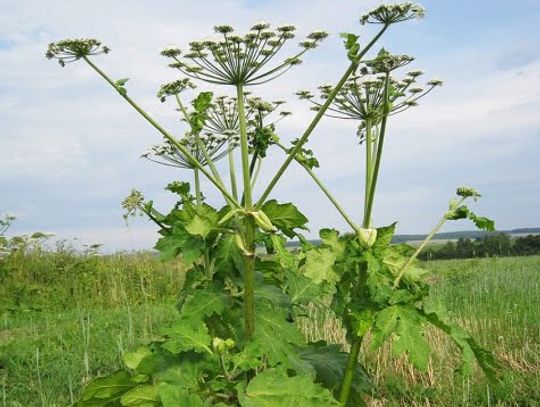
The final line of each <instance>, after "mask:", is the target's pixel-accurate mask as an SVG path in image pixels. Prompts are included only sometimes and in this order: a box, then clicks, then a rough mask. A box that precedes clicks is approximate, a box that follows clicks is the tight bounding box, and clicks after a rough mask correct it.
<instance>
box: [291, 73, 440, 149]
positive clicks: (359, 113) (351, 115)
mask: <svg viewBox="0 0 540 407" xmlns="http://www.w3.org/2000/svg"><path fill="white" fill-rule="evenodd" d="M360 72H361V75H360V76H353V77H351V79H349V80H348V81H347V82H346V83H345V85H344V86H343V88H342V89H341V90H340V91H339V93H338V95H337V96H336V98H335V99H334V101H333V102H332V103H331V105H330V107H329V108H328V113H326V116H328V117H333V118H337V119H353V120H358V121H360V122H362V123H361V125H360V130H361V132H360V133H361V134H362V135H364V132H363V131H362V130H363V127H362V126H363V122H364V121H365V120H368V119H369V120H370V122H371V124H373V125H375V124H377V123H378V122H379V121H380V120H381V118H382V115H383V109H382V106H383V102H384V89H385V82H386V73H382V74H381V73H379V72H377V71H375V70H373V69H372V68H370V67H369V66H364V67H362V68H361V69H360ZM421 75H422V72H421V71H411V72H408V73H407V74H406V75H405V77H403V78H402V79H398V78H395V77H393V76H391V75H388V82H389V86H388V91H389V95H388V100H389V102H390V109H389V112H388V114H389V115H394V114H397V113H401V112H403V111H405V110H407V109H409V108H411V107H414V106H417V105H418V100H419V99H421V98H422V97H424V96H426V95H427V94H428V93H429V92H431V91H432V90H433V89H434V88H435V87H437V86H441V85H442V83H443V82H442V81H440V80H431V81H429V82H427V83H426V87H425V88H422V87H418V86H415V85H417V80H418V78H419V77H420V76H421ZM333 89H334V88H333V86H332V85H321V86H319V88H318V90H319V92H318V93H319V97H318V100H317V98H316V97H315V94H314V93H313V92H311V91H309V90H301V91H298V92H296V95H297V96H298V97H299V98H300V99H306V100H308V101H309V102H311V103H312V104H313V107H312V109H313V110H319V109H320V108H321V106H322V104H323V103H324V101H325V100H326V99H327V98H328V95H329V94H330V93H331V92H332V91H333ZM362 137H363V136H362ZM362 137H361V139H362Z"/></svg>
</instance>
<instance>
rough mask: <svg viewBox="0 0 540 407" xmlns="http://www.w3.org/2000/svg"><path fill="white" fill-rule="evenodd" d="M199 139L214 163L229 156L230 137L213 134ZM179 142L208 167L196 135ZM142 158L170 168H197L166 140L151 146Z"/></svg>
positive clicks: (186, 136)
mask: <svg viewBox="0 0 540 407" xmlns="http://www.w3.org/2000/svg"><path fill="white" fill-rule="evenodd" d="M198 137H199V138H200V140H201V141H202V144H203V146H204V148H205V149H206V153H207V154H208V155H209V157H210V158H211V160H212V161H213V162H216V161H218V160H220V159H222V158H223V157H225V156H226V155H227V152H228V149H227V148H225V146H226V145H227V141H228V137H226V136H219V137H218V136H215V135H213V134H201V135H199V136H198ZM178 142H179V143H180V144H182V145H183V146H184V147H186V149H187V150H188V151H189V153H190V154H191V155H192V156H193V157H195V158H196V159H197V161H199V162H200V163H201V164H202V165H208V162H207V160H206V155H205V152H204V151H203V150H202V149H201V148H199V144H198V142H197V140H196V138H195V136H194V135H192V134H190V133H187V134H186V135H185V136H184V137H183V138H181V139H180V140H178ZM141 157H142V158H146V159H148V160H150V161H153V162H156V163H158V164H163V165H167V166H170V167H178V168H187V169H195V168H197V166H196V165H195V163H194V162H193V161H192V160H191V159H189V158H188V157H186V155H185V154H184V153H183V152H182V151H180V149H178V147H176V146H175V145H173V144H172V143H171V142H170V141H169V140H164V141H163V142H162V143H161V144H155V145H153V146H150V147H149V148H148V150H147V151H145V152H144V153H143V154H141Z"/></svg>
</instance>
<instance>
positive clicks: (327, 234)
mask: <svg viewBox="0 0 540 407" xmlns="http://www.w3.org/2000/svg"><path fill="white" fill-rule="evenodd" d="M319 236H320V238H321V240H322V242H323V244H325V245H328V246H330V247H331V248H332V249H333V250H334V253H336V256H341V255H342V254H343V252H344V251H345V242H343V241H342V240H340V239H339V232H338V231H337V230H336V229H321V230H320V231H319Z"/></svg>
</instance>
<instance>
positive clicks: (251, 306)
mask: <svg viewBox="0 0 540 407" xmlns="http://www.w3.org/2000/svg"><path fill="white" fill-rule="evenodd" d="M236 94H237V103H238V118H239V127H240V152H241V155H242V176H243V183H244V192H243V202H244V209H245V210H246V212H251V211H253V198H252V196H251V173H250V170H249V146H248V138H247V126H246V112H245V107H244V88H243V85H242V84H237V85H236ZM244 243H245V247H246V249H247V251H248V252H247V253H245V254H244V264H245V269H244V290H245V293H244V324H245V334H246V339H247V340H251V339H252V338H253V335H254V334H255V222H254V220H253V218H252V217H251V216H246V217H245V218H244Z"/></svg>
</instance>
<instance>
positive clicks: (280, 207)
mask: <svg viewBox="0 0 540 407" xmlns="http://www.w3.org/2000/svg"><path fill="white" fill-rule="evenodd" d="M261 209H262V211H263V212H264V213H265V214H266V215H267V216H268V217H269V218H270V220H271V221H272V224H273V225H274V226H275V227H276V228H278V229H279V230H280V231H281V232H283V233H284V234H285V235H286V236H288V237H293V236H295V235H296V232H295V231H294V229H306V223H307V222H308V219H307V218H306V217H305V216H304V215H303V214H302V213H300V211H299V210H298V209H297V208H296V206H294V205H293V204H292V203H286V204H280V203H278V202H277V201H276V200H275V199H272V200H271V201H268V202H266V203H265V204H264V205H263V206H262V208H261Z"/></svg>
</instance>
